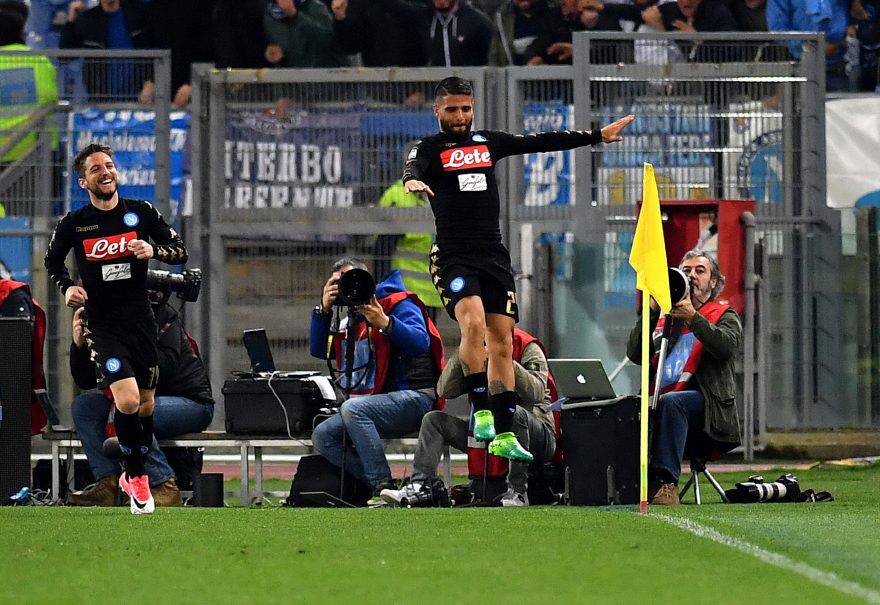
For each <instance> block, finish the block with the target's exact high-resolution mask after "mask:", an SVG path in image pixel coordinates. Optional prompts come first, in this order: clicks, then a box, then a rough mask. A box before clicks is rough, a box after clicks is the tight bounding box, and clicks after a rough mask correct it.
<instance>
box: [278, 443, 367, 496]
mask: <svg viewBox="0 0 880 605" xmlns="http://www.w3.org/2000/svg"><path fill="white" fill-rule="evenodd" d="M341 484H342V473H341V471H340V469H339V467H338V466H334V465H333V464H331V463H330V462H329V461H328V460H327V459H326V458H324V457H323V456H321V455H318V454H316V455H313V456H303V457H302V458H300V460H299V463H298V464H297V465H296V474H295V475H294V476H293V482H292V483H291V486H290V495H289V496H288V497H287V500H286V504H287V505H288V506H301V507H331V506H336V505H335V504H333V501H334V499H336V498H343V496H344V498H343V500H344V501H345V502H347V503H348V504H350V505H354V506H366V504H367V500H369V499H370V496H372V495H373V488H372V487H371V486H370V485H369V484H366V483H362V482H360V481H358V480H357V479H355V478H354V477H353V476H352V475H351V473H346V474H345V487H344V489H345V493H344V494H340V493H339V488H340V487H342V485H341ZM303 494H313V495H315V494H325V495H327V496H329V498H320V497H305V496H303Z"/></svg>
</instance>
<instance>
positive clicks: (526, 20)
mask: <svg viewBox="0 0 880 605" xmlns="http://www.w3.org/2000/svg"><path fill="white" fill-rule="evenodd" d="M492 15H493V25H494V26H495V35H494V36H493V38H492V46H491V47H490V49H489V63H490V64H491V65H499V66H504V65H525V63H526V61H527V57H526V53H527V51H528V49H529V47H530V46H531V45H532V43H533V42H534V41H535V39H536V38H537V37H538V35H539V34H540V33H542V32H544V31H547V30H549V29H551V28H552V25H551V24H550V22H553V23H558V22H560V21H561V16H560V15H559V12H558V8H557V5H556V3H555V1H554V2H552V3H551V2H550V0H507V2H505V3H504V4H502V6H501V7H500V8H498V9H497V10H496V11H494V12H493V13H492Z"/></svg>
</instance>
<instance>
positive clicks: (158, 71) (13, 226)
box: [0, 50, 171, 407]
mask: <svg viewBox="0 0 880 605" xmlns="http://www.w3.org/2000/svg"><path fill="white" fill-rule="evenodd" d="M147 82H150V83H151V85H150V84H147V89H145V87H144V86H145V84H146V83H147ZM170 86H171V84H170V63H169V53H168V51H113V52H106V51H93V50H41V51H0V277H11V278H13V279H16V280H18V281H24V282H27V283H29V285H30V286H31V290H32V292H33V294H34V296H35V298H36V299H37V300H38V301H39V302H40V304H41V305H42V306H43V307H44V308H45V310H46V312H47V316H48V322H49V329H48V332H47V335H46V363H45V368H46V373H47V380H48V383H49V387H50V389H51V391H52V392H53V394H54V396H55V397H56V399H58V400H59V401H60V402H62V403H63V404H64V407H66V403H67V402H69V401H70V396H71V394H72V387H71V380H70V377H69V372H68V369H67V367H68V364H67V351H68V347H69V342H70V313H69V312H68V310H67V309H65V308H64V301H63V300H61V297H60V296H59V295H58V291H57V288H56V287H55V286H54V284H51V283H49V281H50V280H49V279H48V276H47V275H46V272H45V270H44V268H43V255H44V254H45V251H46V248H47V246H48V242H49V237H50V236H51V234H52V230H53V229H54V227H55V222H56V221H57V219H58V218H59V217H60V216H61V215H63V214H64V213H65V212H66V211H68V210H69V209H71V208H72V207H75V206H76V205H77V204H78V203H81V201H82V199H81V195H84V194H83V192H81V191H79V188H78V187H77V185H76V179H75V176H74V175H73V174H72V173H71V171H72V168H71V165H70V164H71V159H72V157H73V156H74V155H75V154H76V152H77V151H78V150H79V148H81V147H82V146H84V145H85V144H86V143H87V142H90V141H91V139H93V138H94V139H96V140H104V141H107V142H109V144H110V145H111V146H113V147H114V148H116V149H125V148H126V146H128V147H133V148H137V147H138V146H141V147H142V148H138V149H135V151H137V152H138V153H142V154H143V155H145V156H149V160H150V165H151V169H150V171H149V174H148V175H144V174H143V173H144V172H145V171H144V170H140V171H139V170H138V166H135V165H131V164H130V165H128V166H125V167H124V168H125V169H126V170H122V171H121V174H120V184H121V185H122V186H123V189H124V188H125V186H126V185H128V186H131V185H132V182H131V179H129V178H128V177H129V176H130V175H133V176H137V177H138V178H140V180H141V181H143V180H145V179H148V180H149V185H150V187H151V193H153V194H154V195H151V197H152V199H154V200H155V202H156V203H157V204H158V205H159V207H160V208H162V209H163V210H164V211H166V212H167V211H168V207H169V168H170V160H169V153H170V152H169V149H170V142H169V138H170V132H171V129H170V127H169V123H170V122H169V115H170V113H169V99H170ZM150 89H152V94H150V95H147V94H146V93H148V92H150ZM142 93H143V94H142ZM142 97H143V98H142ZM125 112H128V113H129V114H133V113H136V112H153V115H155V116H156V117H155V118H154V121H155V124H154V128H151V130H152V131H153V133H154V134H153V135H152V138H150V137H148V138H150V140H151V141H155V145H152V144H149V145H147V146H146V147H143V145H145V140H144V138H143V136H142V135H143V133H142V132H139V133H137V135H135V134H132V133H129V132H127V131H125V130H123V129H118V130H114V126H116V125H117V124H116V123H114V122H110V121H107V120H106V118H107V116H108V115H109V114H113V115H116V116H117V117H119V116H122V115H123V114H124V113H125ZM101 120H104V122H105V123H104V127H103V128H102V129H99V130H95V129H92V128H90V127H89V128H87V127H86V126H85V125H86V124H94V123H96V122H98V121H101ZM86 139H89V140H88V141H87V140H86ZM153 183H156V187H155V190H153V189H152V185H153ZM71 268H72V269H73V267H71Z"/></svg>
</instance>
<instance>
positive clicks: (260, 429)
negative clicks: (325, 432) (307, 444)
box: [222, 376, 333, 437]
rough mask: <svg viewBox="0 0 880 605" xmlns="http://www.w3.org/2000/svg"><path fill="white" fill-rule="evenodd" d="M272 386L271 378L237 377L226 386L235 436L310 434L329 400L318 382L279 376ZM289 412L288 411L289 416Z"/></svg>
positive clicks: (228, 421)
mask: <svg viewBox="0 0 880 605" xmlns="http://www.w3.org/2000/svg"><path fill="white" fill-rule="evenodd" d="M272 388H273V389H274V390H275V392H276V393H277V394H278V398H280V399H281V403H282V404H284V410H282V409H281V404H279V403H278V399H276V398H275V395H273V394H272V391H271V390H270V389H269V380H268V378H260V377H257V378H253V377H249V376H247V377H235V378H231V379H229V380H227V381H226V382H225V383H224V385H223V391H222V392H223V395H224V401H225V409H226V432H227V433H232V434H233V435H263V436H284V437H286V436H287V434H288V429H289V431H290V434H291V435H292V436H293V437H308V436H309V435H310V434H311V432H312V422H313V421H314V419H315V416H316V415H317V414H318V413H319V411H320V409H321V408H322V407H324V406H326V405H328V404H330V405H333V402H325V401H324V399H323V398H322V397H321V392H320V390H319V388H318V385H316V384H315V383H314V382H312V381H310V380H303V379H302V378H301V377H294V376H276V377H275V378H273V379H272ZM285 411H286V412H287V414H286V417H285Z"/></svg>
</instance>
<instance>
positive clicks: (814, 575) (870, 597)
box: [649, 514, 880, 605]
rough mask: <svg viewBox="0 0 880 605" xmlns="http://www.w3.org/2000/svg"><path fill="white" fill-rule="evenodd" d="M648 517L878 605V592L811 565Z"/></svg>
mask: <svg viewBox="0 0 880 605" xmlns="http://www.w3.org/2000/svg"><path fill="white" fill-rule="evenodd" d="M649 516H651V517H656V518H658V519H662V520H663V521H665V522H666V523H669V524H670V525H675V526H676V527H680V528H681V529H684V530H686V531H689V532H691V533H692V534H694V535H695V536H699V537H701V538H706V539H709V540H712V541H713V542H717V543H719V544H723V545H725V546H729V547H730V548H734V549H736V550H738V551H740V552H744V553H745V554H747V555H751V556H753V557H755V558H756V559H758V560H760V561H763V562H764V563H768V564H770V565H775V566H776V567H781V568H782V569H787V570H789V571H793V572H795V573H797V574H800V575H802V576H804V577H805V578H807V579H808V580H811V581H813V582H816V583H817V584H822V585H823V586H827V587H829V588H833V589H834V590H838V591H840V592H842V593H845V594H848V595H850V596H853V597H858V598H860V599H864V600H865V601H867V602H868V603H876V604H878V605H880V592H877V591H876V590H872V589H870V588H866V587H865V586H862V585H861V584H858V583H856V582H852V581H850V580H844V579H843V578H841V577H840V576H838V575H837V574H836V573H834V572H831V571H825V570H822V569H818V568H816V567H813V566H812V565H808V564H806V563H802V562H800V561H794V560H792V559H789V558H788V557H786V556H785V555H783V554H780V553H776V552H773V551H770V550H766V549H764V548H761V547H760V546H757V545H755V544H752V543H751V542H746V541H745V540H740V539H739V538H734V537H733V536H728V535H727V534H722V533H721V532H720V531H718V530H716V529H712V528H711V527H706V526H705V525H700V524H699V523H697V522H696V521H692V520H691V519H683V518H680V517H670V516H668V515H663V514H651V515H649Z"/></svg>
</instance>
